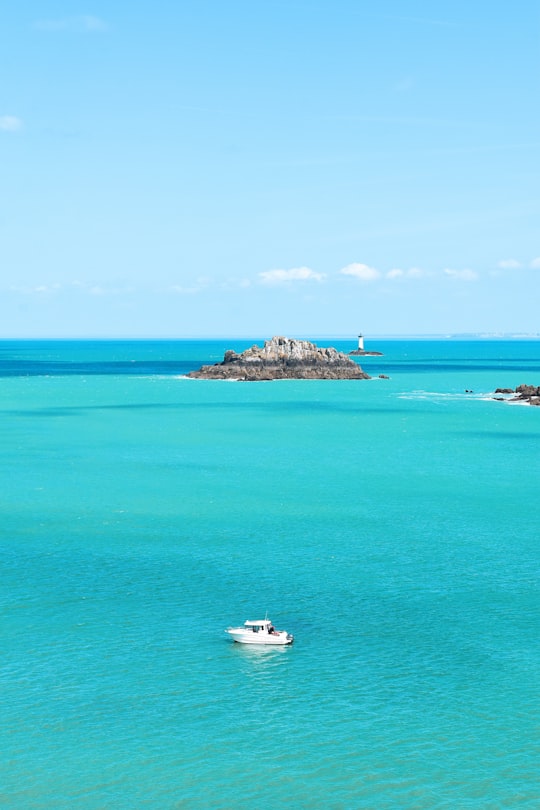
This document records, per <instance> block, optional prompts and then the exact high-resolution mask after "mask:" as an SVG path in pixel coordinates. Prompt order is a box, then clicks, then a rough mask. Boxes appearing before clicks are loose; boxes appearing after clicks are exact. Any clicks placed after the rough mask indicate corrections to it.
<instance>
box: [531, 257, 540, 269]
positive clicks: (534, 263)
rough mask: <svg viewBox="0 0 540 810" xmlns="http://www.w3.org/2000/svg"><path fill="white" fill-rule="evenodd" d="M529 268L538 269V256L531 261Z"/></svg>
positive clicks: (539, 265)
mask: <svg viewBox="0 0 540 810" xmlns="http://www.w3.org/2000/svg"><path fill="white" fill-rule="evenodd" d="M531 267H540V256H537V258H536V259H533V260H532V262H531Z"/></svg>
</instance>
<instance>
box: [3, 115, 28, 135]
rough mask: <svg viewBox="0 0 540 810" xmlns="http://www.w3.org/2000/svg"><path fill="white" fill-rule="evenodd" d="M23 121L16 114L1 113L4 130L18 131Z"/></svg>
mask: <svg viewBox="0 0 540 810" xmlns="http://www.w3.org/2000/svg"><path fill="white" fill-rule="evenodd" d="M22 125H23V123H22V121H21V119H20V118H17V116H16V115H0V130H2V132H18V131H19V130H20V129H22Z"/></svg>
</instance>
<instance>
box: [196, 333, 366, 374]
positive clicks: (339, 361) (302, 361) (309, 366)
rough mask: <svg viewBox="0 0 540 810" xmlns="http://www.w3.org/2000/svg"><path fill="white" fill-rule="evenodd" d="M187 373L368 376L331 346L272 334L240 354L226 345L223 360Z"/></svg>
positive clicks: (356, 364) (352, 361)
mask: <svg viewBox="0 0 540 810" xmlns="http://www.w3.org/2000/svg"><path fill="white" fill-rule="evenodd" d="M188 377H196V378H198V379H203V380H242V381H246V382H253V381H257V380H293V379H294V380H369V375H368V374H366V373H365V371H363V370H362V368H361V367H360V366H359V365H358V363H355V362H354V360H351V359H350V358H349V357H347V355H346V354H343V353H342V352H338V351H337V350H336V349H333V348H328V349H325V348H319V347H318V346H316V345H315V344H314V343H309V342H308V341H307V340H292V339H291V338H285V337H273V338H272V339H271V340H267V341H265V344H264V346H263V348H262V349H261V348H260V347H259V346H252V347H251V348H250V349H247V350H246V351H245V352H242V353H241V354H237V353H236V352H234V351H232V350H231V349H229V350H228V351H226V352H225V355H224V357H223V362H221V363H216V364H215V365H213V366H202V368H200V369H199V370H198V371H191V372H190V373H189V374H188Z"/></svg>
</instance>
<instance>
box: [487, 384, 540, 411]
mask: <svg viewBox="0 0 540 810" xmlns="http://www.w3.org/2000/svg"><path fill="white" fill-rule="evenodd" d="M495 393H496V394H514V396H513V397H512V398H511V399H507V400H505V401H506V402H522V403H524V404H528V405H538V406H540V385H538V386H536V385H518V387H517V388H515V389H514V388H497V389H496V391H495ZM495 399H503V398H502V397H495Z"/></svg>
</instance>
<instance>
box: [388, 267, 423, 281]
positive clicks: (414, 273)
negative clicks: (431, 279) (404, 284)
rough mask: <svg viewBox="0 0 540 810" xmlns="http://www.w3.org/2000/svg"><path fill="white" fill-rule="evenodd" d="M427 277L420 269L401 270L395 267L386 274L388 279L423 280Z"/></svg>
mask: <svg viewBox="0 0 540 810" xmlns="http://www.w3.org/2000/svg"><path fill="white" fill-rule="evenodd" d="M425 275H426V272H425V270H422V269H421V268H420V267H409V269H408V270H401V269H400V268H399V267H394V268H393V269H392V270H389V271H388V273H387V274H386V278H390V279H395V278H422V277H423V276H425Z"/></svg>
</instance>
